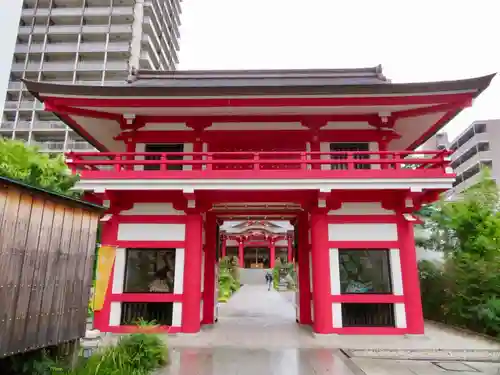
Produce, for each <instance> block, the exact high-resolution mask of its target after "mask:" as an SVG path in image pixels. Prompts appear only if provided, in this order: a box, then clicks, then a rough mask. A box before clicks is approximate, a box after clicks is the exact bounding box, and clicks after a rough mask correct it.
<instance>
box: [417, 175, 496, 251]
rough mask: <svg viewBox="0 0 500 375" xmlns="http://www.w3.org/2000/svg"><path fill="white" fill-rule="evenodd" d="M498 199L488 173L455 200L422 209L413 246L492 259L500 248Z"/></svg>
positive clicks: (494, 185)
mask: <svg viewBox="0 0 500 375" xmlns="http://www.w3.org/2000/svg"><path fill="white" fill-rule="evenodd" d="M499 208H500V196H499V192H498V188H497V186H496V184H495V182H494V181H493V180H492V179H491V178H490V175H489V172H488V170H484V171H483V175H482V176H481V180H480V181H479V182H478V183H477V184H476V185H474V186H472V187H471V188H470V189H468V190H467V191H465V192H464V193H463V194H462V195H461V196H460V198H459V199H458V200H456V201H452V202H451V201H440V202H438V203H436V204H434V205H429V206H426V207H423V208H422V209H421V210H420V212H419V214H420V216H421V217H422V218H423V221H424V225H423V231H421V235H420V236H418V237H417V245H419V246H422V247H425V248H427V249H432V250H436V251H441V252H444V253H445V254H446V255H449V256H455V255H456V254H457V253H468V254H472V255H475V256H477V257H479V258H488V257H494V256H496V254H498V251H499V249H500V210H499Z"/></svg>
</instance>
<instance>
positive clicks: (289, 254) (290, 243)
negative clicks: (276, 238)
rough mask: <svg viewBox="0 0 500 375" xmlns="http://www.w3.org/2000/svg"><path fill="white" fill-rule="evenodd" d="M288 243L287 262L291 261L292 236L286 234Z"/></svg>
mask: <svg viewBox="0 0 500 375" xmlns="http://www.w3.org/2000/svg"><path fill="white" fill-rule="evenodd" d="M287 245H288V263H292V261H293V251H292V237H291V236H288V238H287Z"/></svg>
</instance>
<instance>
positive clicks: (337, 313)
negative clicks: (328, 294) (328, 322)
mask: <svg viewBox="0 0 500 375" xmlns="http://www.w3.org/2000/svg"><path fill="white" fill-rule="evenodd" d="M332 318H333V328H342V304H341V303H332Z"/></svg>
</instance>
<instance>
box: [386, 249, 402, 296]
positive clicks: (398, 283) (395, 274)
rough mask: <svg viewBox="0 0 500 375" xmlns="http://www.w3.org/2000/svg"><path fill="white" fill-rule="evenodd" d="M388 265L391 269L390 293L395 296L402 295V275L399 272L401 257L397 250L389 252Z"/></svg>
mask: <svg viewBox="0 0 500 375" xmlns="http://www.w3.org/2000/svg"><path fill="white" fill-rule="evenodd" d="M389 265H390V268H391V281H392V293H393V294H394V295H396V296H402V295H403V273H402V272H401V257H400V254H399V249H391V250H390V251H389Z"/></svg>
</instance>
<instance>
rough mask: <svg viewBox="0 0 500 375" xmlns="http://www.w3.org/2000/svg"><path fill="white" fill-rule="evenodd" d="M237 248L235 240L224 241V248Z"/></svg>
mask: <svg viewBox="0 0 500 375" xmlns="http://www.w3.org/2000/svg"><path fill="white" fill-rule="evenodd" d="M235 246H236V247H237V246H238V242H237V241H235V240H227V241H226V247H235Z"/></svg>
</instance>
